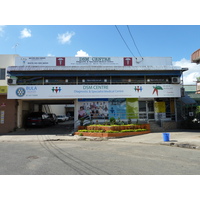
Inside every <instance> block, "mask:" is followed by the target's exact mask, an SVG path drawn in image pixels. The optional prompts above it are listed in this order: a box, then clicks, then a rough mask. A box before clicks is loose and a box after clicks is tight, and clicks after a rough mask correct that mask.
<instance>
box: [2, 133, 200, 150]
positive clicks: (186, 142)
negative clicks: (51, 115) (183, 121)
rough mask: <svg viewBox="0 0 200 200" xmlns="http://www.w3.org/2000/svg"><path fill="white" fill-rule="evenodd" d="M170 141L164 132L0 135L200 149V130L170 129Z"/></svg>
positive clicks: (8, 139) (5, 138)
mask: <svg viewBox="0 0 200 200" xmlns="http://www.w3.org/2000/svg"><path fill="white" fill-rule="evenodd" d="M168 133H170V141H169V142H164V141H163V137H162V132H159V133H149V134H144V135H137V136H131V137H123V138H109V139H107V138H93V137H84V136H71V135H24V134H23V135H21V134H20V132H17V133H16V134H13V135H0V142H42V141H81V140H88V141H94V140H95V141H102V140H109V141H115V142H128V143H140V144H156V145H170V146H178V147H185V148H192V149H200V131H197V130H195V131H189V130H182V131H171V132H170V131H169V132H168Z"/></svg>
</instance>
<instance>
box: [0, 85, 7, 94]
mask: <svg viewBox="0 0 200 200" xmlns="http://www.w3.org/2000/svg"><path fill="white" fill-rule="evenodd" d="M7 90H8V86H0V94H6V93H7Z"/></svg>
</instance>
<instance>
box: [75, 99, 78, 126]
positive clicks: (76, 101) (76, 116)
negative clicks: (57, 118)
mask: <svg viewBox="0 0 200 200" xmlns="http://www.w3.org/2000/svg"><path fill="white" fill-rule="evenodd" d="M78 109H79V108H78V99H75V100H74V129H76V128H77V127H78V123H79V122H78Z"/></svg>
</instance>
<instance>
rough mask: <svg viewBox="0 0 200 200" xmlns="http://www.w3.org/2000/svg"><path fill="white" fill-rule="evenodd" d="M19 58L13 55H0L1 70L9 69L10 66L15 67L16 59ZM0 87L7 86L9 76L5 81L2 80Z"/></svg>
mask: <svg viewBox="0 0 200 200" xmlns="http://www.w3.org/2000/svg"><path fill="white" fill-rule="evenodd" d="M16 56H19V55H17V54H11V55H4V54H2V55H0V68H5V69H6V68H7V67H8V66H14V65H15V57H16ZM0 85H1V86H3V85H7V76H6V79H5V80H0Z"/></svg>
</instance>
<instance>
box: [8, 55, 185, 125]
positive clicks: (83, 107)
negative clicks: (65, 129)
mask: <svg viewBox="0 0 200 200" xmlns="http://www.w3.org/2000/svg"><path fill="white" fill-rule="evenodd" d="M186 70H187V69H184V68H181V67H180V66H173V65H172V58H171V57H144V58H135V57H16V58H15V65H10V66H9V67H8V74H9V76H10V79H9V81H8V82H9V87H8V99H17V105H18V107H17V127H23V119H24V116H25V115H26V114H27V113H28V112H30V111H34V109H35V107H36V105H43V104H53V103H55V102H56V103H60V104H61V103H62V104H72V103H73V104H74V121H75V122H76V121H78V119H79V118H80V117H82V116H88V117H89V118H90V119H91V120H93V121H96V120H98V121H99V122H100V121H106V120H108V119H109V118H111V117H114V118H115V119H120V120H132V122H136V121H140V122H142V121H145V122H146V121H148V122H149V121H173V122H174V123H177V122H178V120H179V116H180V112H181V109H180V98H181V91H182V84H181V79H182V73H183V72H184V71H186Z"/></svg>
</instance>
